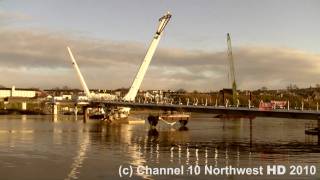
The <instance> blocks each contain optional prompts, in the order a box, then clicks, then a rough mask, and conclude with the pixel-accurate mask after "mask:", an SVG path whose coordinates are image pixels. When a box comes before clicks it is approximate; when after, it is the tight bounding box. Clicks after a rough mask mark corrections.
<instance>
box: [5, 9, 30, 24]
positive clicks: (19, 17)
mask: <svg viewBox="0 0 320 180" xmlns="http://www.w3.org/2000/svg"><path fill="white" fill-rule="evenodd" d="M30 19H31V16H28V15H26V14H22V13H20V12H8V11H2V10H0V24H1V25H7V24H9V23H13V22H16V21H25V20H30Z"/></svg>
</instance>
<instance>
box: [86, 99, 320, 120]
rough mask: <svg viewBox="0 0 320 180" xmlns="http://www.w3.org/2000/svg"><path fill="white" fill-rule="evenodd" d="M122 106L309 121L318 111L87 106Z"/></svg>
mask: <svg viewBox="0 0 320 180" xmlns="http://www.w3.org/2000/svg"><path fill="white" fill-rule="evenodd" d="M101 104H104V105H105V106H122V107H131V108H145V109H155V110H177V111H186V112H199V113H212V114H226V115H244V116H255V117H279V118H292V119H310V120H319V119H320V111H314V110H304V111H302V110H287V109H274V110H266V111H262V110H259V109H257V108H250V109H249V108H245V107H228V108H226V107H215V106H195V105H177V104H151V103H149V104H145V103H133V102H120V101H91V102H90V104H89V106H93V107H94V106H99V105H101Z"/></svg>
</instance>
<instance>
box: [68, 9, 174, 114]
mask: <svg viewBox="0 0 320 180" xmlns="http://www.w3.org/2000/svg"><path fill="white" fill-rule="evenodd" d="M170 18H171V14H170V13H169V12H168V13H166V14H165V15H164V16H162V17H161V18H160V19H159V22H160V23H159V26H158V28H157V31H156V33H155V34H154V36H153V39H152V42H151V44H150V47H149V49H148V51H147V54H146V56H145V58H144V60H143V62H142V64H141V66H140V68H139V71H138V73H137V75H136V77H135V79H134V81H133V83H132V85H131V87H130V89H129V92H128V93H127V94H126V95H125V96H124V97H123V100H125V101H134V100H135V98H136V96H137V93H138V90H139V88H140V86H141V83H142V81H143V78H144V76H145V74H146V72H147V69H148V67H149V64H150V62H151V60H152V57H153V55H154V53H155V51H156V49H157V47H158V44H159V41H160V39H161V35H162V34H163V31H164V29H165V27H166V25H167V24H168V22H169V20H170ZM67 49H68V52H69V55H70V58H71V61H72V65H73V67H74V68H75V70H76V72H77V75H78V78H79V80H80V82H81V86H82V88H83V90H84V92H85V94H86V96H87V97H88V99H92V97H93V95H92V94H91V93H90V91H89V88H88V86H87V84H86V82H85V80H84V78H83V76H82V74H81V72H80V69H79V67H78V64H77V62H76V60H75V58H74V56H73V54H72V51H71V49H70V47H67ZM124 110H125V111H129V110H130V108H124Z"/></svg>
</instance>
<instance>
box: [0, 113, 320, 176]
mask: <svg viewBox="0 0 320 180" xmlns="http://www.w3.org/2000/svg"><path fill="white" fill-rule="evenodd" d="M136 116H137V117H141V118H142V117H144V118H145V115H144V114H141V115H140V116H139V114H138V115H136ZM308 122H314V121H306V120H293V119H277V118H256V119H252V120H249V119H218V118H214V115H211V114H192V119H191V120H190V121H189V124H188V125H187V128H185V129H179V128H178V127H168V126H167V125H165V124H162V123H159V125H158V127H157V130H156V131H150V130H149V126H148V124H105V123H101V122H99V121H94V120H89V121H87V122H86V123H83V121H82V117H80V116H79V117H78V118H75V117H74V116H58V118H57V119H54V120H53V118H52V117H51V116H42V115H39V116H37V115H36V116H34V115H32V116H27V115H3V116H0V176H1V177H0V179H30V180H31V179H32V180H35V179H92V180H95V179H105V180H106V179H120V176H119V167H120V166H122V167H130V166H131V167H133V169H135V168H136V167H139V166H148V167H156V168H157V167H172V168H173V167H180V168H181V166H183V168H184V171H185V172H184V173H183V174H180V175H174V176H170V175H162V176H157V175H147V174H137V173H135V172H136V170H133V171H134V172H133V174H132V179H195V178H197V179H213V178H214V179H317V178H319V172H320V169H319V168H320V161H319V159H320V145H319V142H318V137H317V136H307V135H305V133H304V130H305V124H306V123H308ZM314 123H316V122H314ZM268 165H270V166H272V165H283V166H284V167H285V168H286V173H285V174H284V175H273V176H272V175H266V167H267V166H268ZM190 166H191V167H192V168H194V167H198V166H199V169H200V171H199V173H198V172H197V169H196V168H195V169H193V171H194V172H190V171H188V172H187V169H188V167H190ZM206 166H211V167H216V168H223V167H230V166H232V167H239V168H245V167H249V168H254V167H259V166H262V167H263V168H264V170H263V173H264V174H263V175H258V176H254V175H251V176H244V175H228V176H226V175H209V174H205V172H204V171H205V167H206ZM290 166H302V167H303V168H305V167H308V168H309V167H310V166H314V167H316V170H318V171H319V172H316V174H315V175H310V174H309V175H306V173H305V172H303V173H302V174H301V175H300V176H298V175H290V174H289V172H290ZM307 171H308V172H309V170H307ZM196 173H198V174H196ZM309 173H310V172H309ZM311 173H312V172H311Z"/></svg>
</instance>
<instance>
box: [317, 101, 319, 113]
mask: <svg viewBox="0 0 320 180" xmlns="http://www.w3.org/2000/svg"><path fill="white" fill-rule="evenodd" d="M317 111H319V103H318V102H317Z"/></svg>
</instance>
